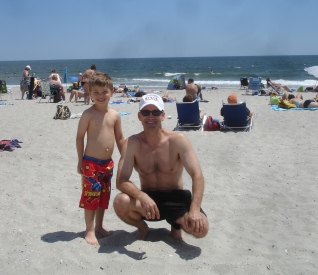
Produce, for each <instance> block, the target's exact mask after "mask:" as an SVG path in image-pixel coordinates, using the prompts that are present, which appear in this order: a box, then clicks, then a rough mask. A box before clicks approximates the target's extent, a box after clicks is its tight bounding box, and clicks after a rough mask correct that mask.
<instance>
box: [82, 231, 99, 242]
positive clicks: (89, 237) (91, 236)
mask: <svg viewBox="0 0 318 275" xmlns="http://www.w3.org/2000/svg"><path fill="white" fill-rule="evenodd" d="M84 238H85V240H86V242H87V243H88V244H91V245H98V240H97V238H96V236H95V232H94V231H93V232H92V231H86V232H85V233H84Z"/></svg>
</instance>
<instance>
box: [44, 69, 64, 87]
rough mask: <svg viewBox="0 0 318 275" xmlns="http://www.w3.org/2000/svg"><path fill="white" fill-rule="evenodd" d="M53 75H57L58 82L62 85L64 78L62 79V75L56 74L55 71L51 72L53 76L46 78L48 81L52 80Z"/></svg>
mask: <svg viewBox="0 0 318 275" xmlns="http://www.w3.org/2000/svg"><path fill="white" fill-rule="evenodd" d="M53 75H56V77H57V81H58V82H59V83H60V84H62V77H60V75H59V74H58V73H57V72H56V70H55V69H52V70H51V74H50V75H49V76H48V77H47V78H46V79H47V80H52V77H53Z"/></svg>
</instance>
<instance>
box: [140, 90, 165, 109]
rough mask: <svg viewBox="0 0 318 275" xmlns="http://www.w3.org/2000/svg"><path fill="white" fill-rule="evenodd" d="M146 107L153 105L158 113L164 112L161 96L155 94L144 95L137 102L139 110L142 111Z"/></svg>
mask: <svg viewBox="0 0 318 275" xmlns="http://www.w3.org/2000/svg"><path fill="white" fill-rule="evenodd" d="M147 105H155V106H156V107H157V108H158V109H159V110H160V111H163V110H164V103H163V100H162V98H161V96H159V95H156V94H146V95H144V96H143V97H142V98H141V99H140V102H139V110H142V109H143V108H144V107H146V106H147Z"/></svg>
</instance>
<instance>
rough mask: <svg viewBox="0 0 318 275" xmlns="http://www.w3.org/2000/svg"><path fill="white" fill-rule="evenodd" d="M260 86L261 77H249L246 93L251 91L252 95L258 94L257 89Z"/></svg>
mask: <svg viewBox="0 0 318 275" xmlns="http://www.w3.org/2000/svg"><path fill="white" fill-rule="evenodd" d="M261 87H262V78H261V77H251V78H250V81H249V83H248V88H247V90H246V93H248V92H249V91H252V95H258V93H259V90H260V89H261Z"/></svg>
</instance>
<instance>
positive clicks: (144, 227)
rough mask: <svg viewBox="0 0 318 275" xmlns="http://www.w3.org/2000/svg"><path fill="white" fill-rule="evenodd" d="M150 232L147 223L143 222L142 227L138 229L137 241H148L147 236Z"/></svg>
mask: <svg viewBox="0 0 318 275" xmlns="http://www.w3.org/2000/svg"><path fill="white" fill-rule="evenodd" d="M148 232H149V227H148V225H147V223H145V222H144V221H143V222H142V225H141V227H138V231H137V235H136V239H137V240H144V239H146V237H147V235H148Z"/></svg>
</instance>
